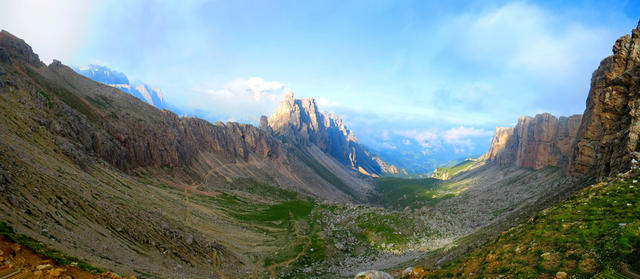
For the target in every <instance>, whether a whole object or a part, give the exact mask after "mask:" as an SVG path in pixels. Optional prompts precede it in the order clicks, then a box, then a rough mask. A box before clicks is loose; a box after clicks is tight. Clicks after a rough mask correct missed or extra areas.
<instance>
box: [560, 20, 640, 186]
mask: <svg viewBox="0 0 640 279" xmlns="http://www.w3.org/2000/svg"><path fill="white" fill-rule="evenodd" d="M639 109H640V23H639V24H638V27H637V28H636V29H634V30H632V32H631V36H629V35H625V36H622V37H621V38H620V39H618V40H617V41H616V43H615V45H614V46H613V55H612V56H609V57H607V58H605V59H604V60H602V62H600V66H599V67H598V69H597V70H596V71H595V72H594V73H593V75H592V77H591V89H590V90H589V97H588V98H587V107H586V109H585V111H584V118H583V120H582V124H581V125H580V129H579V131H578V135H577V137H578V139H577V141H576V143H575V146H574V147H573V152H572V155H571V160H570V164H569V174H570V175H572V176H576V177H584V176H589V177H595V178H599V177H605V176H609V175H615V174H617V173H620V172H624V171H626V170H628V169H629V168H630V167H631V161H632V160H633V159H636V160H638V159H640V158H634V156H635V154H638V153H635V152H638V151H639V146H638V137H639V136H640V110H639Z"/></svg>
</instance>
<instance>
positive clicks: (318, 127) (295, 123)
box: [261, 93, 401, 176]
mask: <svg viewBox="0 0 640 279" xmlns="http://www.w3.org/2000/svg"><path fill="white" fill-rule="evenodd" d="M261 122H262V121H261ZM268 124H269V126H270V127H271V128H272V129H273V131H274V133H276V134H277V135H279V136H282V137H284V138H286V139H288V140H290V141H292V142H293V143H295V144H297V145H303V146H310V145H316V146H317V147H319V148H320V150H322V151H323V152H325V153H327V154H329V155H331V156H332V157H333V158H335V159H336V160H338V162H340V163H342V164H343V165H345V166H347V167H349V168H351V169H353V170H356V171H358V172H360V173H362V174H365V175H370V176H378V175H380V174H383V173H389V174H400V173H401V171H400V170H398V169H397V168H396V167H395V166H392V165H389V164H387V163H385V162H383V161H382V160H381V159H380V158H379V157H377V156H375V155H374V154H372V153H371V152H369V150H368V149H367V148H366V147H365V146H364V145H362V144H359V143H358V140H357V139H356V137H355V136H354V134H353V132H352V131H351V130H349V129H348V128H347V127H346V126H345V125H344V122H343V121H342V119H341V118H340V117H338V116H335V115H332V114H330V113H326V112H321V111H320V110H319V108H318V105H317V104H316V101H315V100H314V99H313V98H303V99H295V98H294V96H293V93H289V94H287V95H286V96H285V97H284V99H283V100H282V101H281V102H280V105H279V106H278V108H277V109H276V111H275V113H274V114H273V115H271V116H270V117H269V119H268Z"/></svg>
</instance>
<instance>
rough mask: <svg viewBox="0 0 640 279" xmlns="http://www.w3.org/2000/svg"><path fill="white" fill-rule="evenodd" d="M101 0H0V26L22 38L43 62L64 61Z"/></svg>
mask: <svg viewBox="0 0 640 279" xmlns="http://www.w3.org/2000/svg"><path fill="white" fill-rule="evenodd" d="M102 2H103V1H84V0H56V1H50V0H28V1H25V0H3V1H2V3H0V28H2V29H5V30H7V31H9V32H11V33H12V34H14V35H16V36H18V37H20V38H21V39H24V40H25V41H26V42H27V43H29V44H30V45H31V47H32V48H33V49H34V51H35V52H36V53H38V54H39V55H40V60H43V61H44V62H47V63H48V62H51V60H52V59H60V60H62V61H67V59H69V58H70V57H71V56H73V54H74V53H75V52H76V51H77V49H78V48H79V47H80V46H81V45H82V44H83V43H84V41H83V40H84V39H85V38H86V37H87V35H88V32H90V31H91V30H90V28H91V25H92V18H93V15H94V13H95V12H96V10H97V8H98V7H100V6H101V5H102Z"/></svg>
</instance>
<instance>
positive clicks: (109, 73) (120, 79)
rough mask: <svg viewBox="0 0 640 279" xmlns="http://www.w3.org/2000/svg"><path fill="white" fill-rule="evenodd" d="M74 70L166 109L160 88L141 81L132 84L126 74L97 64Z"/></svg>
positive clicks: (74, 68)
mask: <svg viewBox="0 0 640 279" xmlns="http://www.w3.org/2000/svg"><path fill="white" fill-rule="evenodd" d="M72 69H73V70H74V71H76V72H77V73H79V74H81V75H83V76H85V77H88V78H90V79H92V80H94V81H97V82H101V83H104V84H106V85H109V86H113V87H116V88H118V89H120V90H122V91H124V92H127V93H129V94H131V95H133V96H136V97H138V98H139V99H141V100H143V101H145V102H146V103H148V104H150V105H152V106H155V107H157V108H166V104H165V102H164V98H163V96H162V91H161V90H160V88H159V87H158V86H150V85H148V84H146V83H143V82H140V81H136V82H130V81H129V78H127V76H126V75H125V74H123V73H121V72H118V71H115V70H112V69H109V68H107V67H105V66H100V65H95V64H91V65H89V66H81V67H73V68H72Z"/></svg>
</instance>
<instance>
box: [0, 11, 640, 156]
mask: <svg viewBox="0 0 640 279" xmlns="http://www.w3.org/2000/svg"><path fill="white" fill-rule="evenodd" d="M559 2H560V3H559ZM638 19H640V2H638V1H582V2H577V1H473V2H467V1H375V0H371V1H68V0H62V1H22V0H17V1H14V0H3V1H1V2H0V28H3V29H7V30H8V31H9V32H12V33H14V34H15V35H17V36H19V37H22V38H23V39H25V40H26V41H27V42H28V43H30V44H31V45H32V47H33V48H34V50H35V51H36V52H37V53H39V54H40V55H41V58H42V59H43V60H45V61H47V62H48V61H50V60H51V59H53V58H56V59H59V60H61V61H62V62H63V63H65V64H68V65H86V64H90V63H94V64H100V65H105V66H108V67H110V68H112V69H115V70H118V71H121V72H124V73H126V74H127V76H129V78H130V79H134V80H135V79H139V80H143V81H145V82H147V83H149V84H152V85H157V86H159V87H160V88H162V90H163V92H164V95H165V98H166V100H167V102H169V103H170V104H172V105H173V106H175V107H176V108H178V109H179V110H180V111H181V112H182V113H186V114H196V115H198V116H200V117H202V118H206V119H209V120H236V121H241V122H251V123H255V122H256V121H257V119H258V118H259V116H260V115H261V114H267V115H268V114H270V113H271V112H272V111H273V110H274V109H275V107H276V106H277V102H278V100H279V99H280V98H281V96H282V95H283V94H285V93H286V92H287V91H293V92H295V94H296V96H298V97H314V98H316V99H317V100H318V101H319V103H320V105H321V108H322V109H325V110H328V111H331V112H333V113H335V114H338V115H341V116H342V117H343V118H344V119H345V121H346V123H347V124H348V125H349V126H350V128H351V129H352V130H354V132H355V133H356V136H357V137H358V138H359V139H360V141H361V142H363V143H365V144H367V145H369V146H371V147H372V148H374V149H376V150H383V151H385V152H388V153H393V152H394V150H405V151H406V150H409V151H411V150H412V151H411V152H419V153H421V154H423V156H427V157H428V156H436V154H439V155H437V156H444V157H447V156H445V155H443V154H451V155H450V156H449V157H451V158H453V157H455V156H458V157H462V156H468V155H474V154H479V153H482V152H484V151H485V150H486V149H487V148H488V143H489V139H490V138H491V136H492V134H493V130H494V128H495V127H496V126H505V125H506V126H510V125H513V124H514V123H515V122H516V120H517V117H518V116H520V115H534V114H536V113H541V112H550V113H552V114H555V115H570V114H575V113H582V112H583V110H584V106H585V100H586V96H587V93H588V88H589V80H590V77H591V73H592V72H593V70H595V68H596V67H597V66H598V64H599V62H600V60H601V59H602V58H604V57H606V56H607V55H609V54H610V53H611V47H612V45H613V43H614V42H615V40H616V39H617V38H618V37H620V36H622V35H624V34H627V33H629V32H630V30H631V29H632V28H634V27H635V26H636V25H637V23H638ZM401 145H402V146H401ZM444 157H443V159H442V160H439V162H440V161H446V160H445V159H446V158H444ZM449 157H447V158H449Z"/></svg>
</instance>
